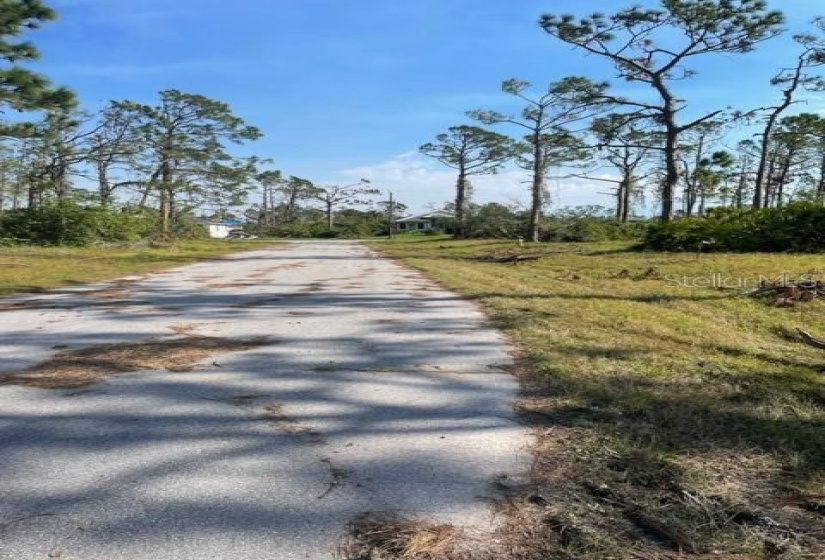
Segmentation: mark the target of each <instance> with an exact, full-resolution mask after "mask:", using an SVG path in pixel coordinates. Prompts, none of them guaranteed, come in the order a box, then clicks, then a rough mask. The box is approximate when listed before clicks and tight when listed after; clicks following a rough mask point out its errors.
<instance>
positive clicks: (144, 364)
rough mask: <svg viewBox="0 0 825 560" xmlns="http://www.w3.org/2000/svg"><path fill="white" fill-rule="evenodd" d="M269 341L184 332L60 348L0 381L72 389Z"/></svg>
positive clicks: (187, 365) (188, 366) (188, 364)
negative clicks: (169, 336) (182, 334)
mask: <svg viewBox="0 0 825 560" xmlns="http://www.w3.org/2000/svg"><path fill="white" fill-rule="evenodd" d="M269 343H270V341H269V340H268V338H267V337H258V338H254V339H249V340H238V339H231V338H221V337H208V336H187V337H184V338H175V339H171V340H151V341H143V342H127V343H120V344H102V345H99V346H92V347H89V348H82V349H79V350H66V351H63V352H59V353H58V354H55V355H54V356H53V357H52V358H50V359H48V360H46V361H45V362H42V363H40V364H37V365H35V366H32V367H30V368H27V369H24V370H20V371H12V372H0V385H26V386H29V387H37V388H41V389H71V388H75V387H83V386H86V385H91V384H93V383H98V382H100V381H102V380H103V379H105V378H106V377H108V376H110V375H114V374H118V373H128V372H132V371H141V370H160V369H164V370H166V371H171V372H185V371H190V370H192V368H193V367H194V366H195V364H197V363H198V362H200V361H202V360H204V359H206V358H208V357H210V356H213V355H215V354H223V353H227V352H242V351H245V350H251V349H253V348H260V347H261V346H265V345H266V344H269Z"/></svg>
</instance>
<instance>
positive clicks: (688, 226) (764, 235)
mask: <svg viewBox="0 0 825 560" xmlns="http://www.w3.org/2000/svg"><path fill="white" fill-rule="evenodd" d="M643 247H644V248H646V249H653V250H657V251H696V250H699V249H700V247H701V248H703V249H704V250H715V251H736V252H748V251H763V252H784V251H788V252H804V253H813V252H823V251H825V207H823V206H821V205H819V204H815V203H810V202H800V203H796V204H791V205H788V206H784V207H782V208H766V209H763V210H751V211H741V210H731V209H725V210H721V209H719V210H714V211H712V212H710V213H709V214H708V216H706V217H702V218H683V219H680V220H675V221H673V222H668V223H659V224H655V225H652V226H650V227H649V228H648V231H647V234H646V235H645V238H644V243H643Z"/></svg>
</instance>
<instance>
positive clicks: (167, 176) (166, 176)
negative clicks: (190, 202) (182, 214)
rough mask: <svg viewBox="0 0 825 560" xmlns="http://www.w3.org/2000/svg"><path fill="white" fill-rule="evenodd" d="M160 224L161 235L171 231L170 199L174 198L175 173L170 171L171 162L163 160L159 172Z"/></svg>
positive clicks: (172, 217) (171, 210)
mask: <svg viewBox="0 0 825 560" xmlns="http://www.w3.org/2000/svg"><path fill="white" fill-rule="evenodd" d="M160 181H161V188H160V224H161V231H163V233H170V232H171V231H172V220H173V219H174V216H173V215H172V212H173V209H172V198H173V197H174V196H175V191H174V186H173V184H174V181H175V173H174V170H173V169H172V162H171V161H170V160H169V159H165V160H164V162H163V163H162V164H161V172H160Z"/></svg>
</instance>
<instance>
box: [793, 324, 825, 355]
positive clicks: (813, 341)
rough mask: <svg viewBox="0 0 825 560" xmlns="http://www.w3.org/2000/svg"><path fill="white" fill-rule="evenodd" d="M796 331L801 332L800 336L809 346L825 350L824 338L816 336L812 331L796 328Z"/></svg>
mask: <svg viewBox="0 0 825 560" xmlns="http://www.w3.org/2000/svg"><path fill="white" fill-rule="evenodd" d="M796 331H797V332H798V333H799V336H801V337H802V342H804V343H805V344H807V345H808V346H813V347H814V348H819V349H820V350H825V340H822V339H821V338H816V337H815V336H814V335H812V334H811V333H809V332H806V331H803V330H802V329H796Z"/></svg>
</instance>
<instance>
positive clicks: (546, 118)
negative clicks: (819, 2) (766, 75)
mask: <svg viewBox="0 0 825 560" xmlns="http://www.w3.org/2000/svg"><path fill="white" fill-rule="evenodd" d="M0 13H2V14H3V16H2V18H0V58H2V59H3V60H4V61H6V63H5V66H0V111H3V112H4V118H3V119H2V120H0V212H3V214H4V215H5V214H8V213H9V212H18V213H19V212H36V211H38V209H42V208H43V207H44V206H49V205H54V204H57V205H71V204H82V205H85V206H93V207H96V208H102V209H112V210H116V211H118V212H121V213H131V214H135V215H140V216H149V217H151V222H152V224H153V225H152V227H153V228H155V229H156V230H157V231H159V232H161V233H162V234H164V235H173V234H175V233H176V232H179V231H180V230H181V229H182V228H185V227H186V226H187V223H188V221H191V217H192V216H193V215H194V213H195V212H196V211H198V212H204V209H209V211H210V212H211V213H212V214H211V215H212V217H215V218H220V217H226V216H229V215H230V214H231V211H230V209H231V208H232V207H235V206H240V205H243V204H245V203H246V202H247V200H248V199H249V196H250V195H252V194H253V193H255V196H256V197H257V198H259V199H260V200H261V203H258V204H254V205H252V206H251V207H249V208H248V210H247V211H246V214H245V217H246V219H247V220H248V221H250V222H252V223H253V224H254V225H255V227H257V228H259V230H260V231H262V232H267V231H271V232H273V233H280V234H289V233H290V232H292V233H295V232H297V233H299V234H306V235H314V234H319V233H327V234H330V235H331V234H334V232H335V230H336V229H337V230H341V229H342V228H343V229H347V228H349V229H350V230H352V233H354V234H358V233H359V232H368V233H375V232H379V231H383V230H386V228H387V227H388V218H391V217H392V216H394V215H398V214H400V213H401V212H402V211H403V205H399V204H398V203H397V202H395V201H390V200H384V201H382V200H380V198H377V195H379V194H380V193H379V191H378V190H377V189H375V188H374V187H373V186H372V185H370V184H369V182H368V181H366V180H361V181H358V182H356V183H353V184H347V185H326V186H322V185H316V184H313V183H312V182H311V181H309V180H307V179H303V178H299V177H285V176H282V174H281V172H280V171H276V170H272V169H268V167H269V165H270V164H271V161H270V160H268V159H265V158H261V157H254V156H247V157H241V156H238V155H236V154H235V153H234V150H233V147H234V146H238V145H241V144H244V143H247V142H251V141H254V140H256V139H258V138H260V137H261V131H260V130H258V129H257V128H255V127H254V126H250V125H249V124H247V123H246V122H244V120H243V119H241V118H240V117H238V116H237V115H235V114H234V113H233V111H232V109H231V107H229V106H228V105H227V104H225V103H222V102H220V101H216V100H213V99H210V98H208V97H205V96H202V95H198V94H193V93H187V92H183V91H179V90H175V89H167V90H163V91H160V92H158V94H157V98H156V100H155V101H153V102H150V103H141V102H137V101H131V100H116V101H111V102H109V103H108V104H106V106H104V107H103V108H102V109H100V110H99V111H96V112H94V113H90V112H88V111H84V110H82V109H81V108H80V107H79V104H78V100H77V99H76V97H75V96H74V94H73V93H72V92H71V91H70V90H68V89H67V88H64V87H57V86H54V85H53V84H52V83H50V81H49V80H48V79H47V78H46V77H44V76H42V75H39V74H37V73H35V72H32V71H31V70H28V69H26V68H25V67H24V66H23V65H24V64H25V63H26V62H30V61H33V60H36V59H37V58H38V52H37V49H36V48H35V46H34V45H32V44H31V43H30V42H27V41H24V40H21V39H19V37H20V35H21V33H22V32H23V31H27V30H32V29H37V28H38V27H39V26H40V25H42V24H43V23H45V22H47V21H49V20H51V19H54V17H55V13H54V11H53V10H51V9H49V8H48V7H47V6H45V5H44V4H43V3H42V2H41V0H0ZM784 24H785V17H784V15H783V14H782V13H781V12H779V11H777V10H772V9H770V8H769V7H768V5H767V4H766V2H764V1H763V0H660V1H659V5H658V7H656V8H643V7H638V6H636V7H631V8H627V9H624V10H620V11H618V12H616V13H613V14H603V13H593V14H589V15H587V16H584V17H577V16H573V15H556V14H545V15H543V16H541V18H540V20H539V27H540V29H541V30H543V31H544V32H545V33H546V34H547V35H548V36H549V37H550V38H551V39H552V40H555V41H558V42H561V43H564V44H567V45H570V46H572V47H573V48H574V50H575V51H578V52H580V53H581V54H583V55H588V56H590V57H597V58H601V59H604V60H606V61H608V62H610V64H612V66H613V68H614V70H615V75H616V77H617V78H619V79H620V80H622V82H623V83H625V84H626V85H630V86H633V88H631V90H632V91H633V92H634V93H633V95H619V94H618V93H617V92H616V91H615V88H614V87H613V86H612V85H611V84H610V83H608V82H606V81H599V80H596V79H593V78H592V77H588V76H567V77H563V78H561V79H559V80H555V81H553V82H551V83H549V84H548V85H547V86H544V87H539V86H535V85H534V84H532V83H530V82H528V81H526V80H520V79H508V80H505V81H504V82H503V83H502V91H503V92H504V93H505V94H507V95H509V96H511V97H513V98H515V99H517V100H518V102H519V103H520V104H521V106H522V109H521V110H520V111H516V112H515V113H512V114H510V113H504V112H500V111H495V110H489V109H473V110H469V111H467V116H468V117H469V119H470V120H471V121H472V122H471V123H467V124H461V125H458V126H454V127H450V128H449V129H448V130H447V131H446V132H444V133H442V134H439V135H438V136H436V138H435V139H434V140H433V141H432V142H429V143H427V144H424V145H423V146H421V147H420V150H421V152H422V153H424V154H426V155H428V156H431V157H433V158H436V159H437V160H439V161H441V162H442V163H444V164H446V165H448V166H450V167H452V168H453V169H455V170H456V174H457V178H456V185H455V197H454V200H453V202H452V203H451V205H450V209H451V210H452V211H453V212H454V214H455V230H456V234H457V235H459V236H467V235H470V234H471V233H472V231H476V232H478V231H489V228H486V227H481V226H479V223H478V206H477V205H475V206H474V205H472V196H471V195H472V178H473V177H475V176H477V175H480V174H489V173H496V172H498V171H500V170H501V169H502V168H504V167H505V166H508V165H516V166H518V167H521V168H523V169H524V170H526V172H527V173H528V174H529V176H530V182H529V193H530V202H529V205H528V208H527V209H526V210H525V211H524V212H523V213H517V214H518V220H519V221H521V222H523V223H524V226H523V227H524V229H525V231H526V237H527V239H529V240H534V241H535V240H538V239H539V237H540V236H539V233H540V229H541V228H542V224H543V223H544V220H545V216H544V213H545V208H546V206H547V203H548V200H549V198H550V195H551V194H552V193H550V192H549V188H548V178H549V177H550V175H551V173H553V172H559V170H564V173H566V174H567V176H569V177H579V178H585V179H589V180H591V181H593V182H594V183H595V184H601V185H604V186H605V188H606V189H607V190H609V192H610V194H611V195H612V196H613V198H614V200H615V204H614V211H613V216H614V218H615V219H616V220H617V221H618V222H627V221H629V220H631V218H633V217H634V212H635V210H636V209H637V208H638V207H639V206H640V205H641V204H642V202H645V201H647V202H648V204H649V201H650V200H651V199H655V200H656V201H657V203H658V206H659V218H660V220H661V221H662V222H669V221H670V220H671V219H672V218H674V217H677V216H694V215H703V214H705V213H706V212H707V211H708V210H709V209H710V208H712V207H729V208H739V209H746V208H753V209H764V208H776V207H781V206H783V205H786V204H788V203H789V202H792V201H798V200H810V201H814V202H817V203H822V202H823V200H825V119H823V118H822V117H821V116H819V115H818V114H815V113H812V112H807V113H806V112H794V111H792V109H793V108H795V106H796V105H797V103H799V98H800V96H801V95H802V94H803V93H805V92H811V91H822V90H823V89H825V80H823V79H822V78H821V77H820V76H819V75H818V74H817V72H818V69H819V67H821V66H822V65H823V64H825V44H824V43H823V39H822V32H823V29H825V23H823V20H821V19H817V20H815V21H814V22H813V24H812V26H811V29H810V32H809V33H804V34H797V35H795V36H794V37H793V39H794V41H795V42H796V45H797V46H798V49H797V56H796V58H795V59H793V60H789V61H788V64H787V66H786V67H784V68H777V69H776V75H775V76H774V78H773V79H772V80H771V81H770V83H769V84H766V87H772V88H773V91H774V95H773V96H774V98H775V99H776V101H775V103H774V104H773V105H771V106H768V107H760V108H740V109H737V110H733V109H726V108H713V107H711V108H706V109H705V108H703V109H702V111H701V112H699V113H697V110H696V107H695V103H694V104H691V103H690V101H689V100H688V99H686V98H685V96H684V95H681V94H680V92H679V90H680V89H681V88H682V87H684V86H683V83H685V82H686V81H689V80H695V79H697V74H696V71H695V69H694V67H693V66H694V65H693V61H695V60H696V59H699V58H702V57H708V56H711V55H718V54H726V55H741V54H744V53H748V52H750V51H752V50H754V49H756V48H757V47H758V46H760V45H761V44H762V43H765V42H767V41H770V40H773V39H776V38H777V37H779V36H780V35H782V34H783V33H786V30H785V29H784V27H783V26H784ZM623 89H628V88H627V87H625V88H623ZM10 112H11V113H12V114H14V115H24V116H25V117H32V118H17V117H15V118H8V117H7V116H6V115H7V114H9V113H10ZM743 126H747V127H750V128H751V129H753V130H755V131H757V132H756V134H754V135H753V136H752V137H750V138H744V139H742V138H735V134H734V132H735V130H734V129H741V128H742V127H743ZM732 139H733V140H735V142H732ZM78 183H82V184H83V185H84V188H77V187H76V185H77V184H78ZM90 186H91V187H92V188H89V187H90ZM359 205H363V206H362V207H361V209H360V210H356V209H355V208H357V207H358V206H359ZM511 214H512V213H511ZM41 215H42V216H45V214H42V213H41ZM482 215H489V216H499V217H503V213H502V208H498V207H490V208H487V209H485V212H483V213H482ZM510 217H511V218H512V217H513V216H512V215H511V216H510ZM344 218H346V219H344ZM44 219H45V218H44ZM0 221H2V220H0ZM18 221H19V220H18ZM0 227H3V224H2V223H0ZM507 229H508V231H510V230H511V229H512V228H510V227H508V228H507Z"/></svg>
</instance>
